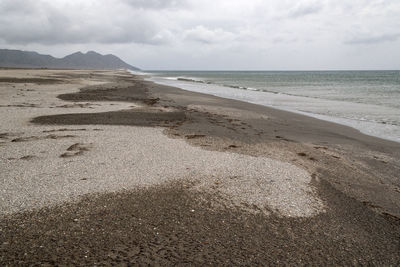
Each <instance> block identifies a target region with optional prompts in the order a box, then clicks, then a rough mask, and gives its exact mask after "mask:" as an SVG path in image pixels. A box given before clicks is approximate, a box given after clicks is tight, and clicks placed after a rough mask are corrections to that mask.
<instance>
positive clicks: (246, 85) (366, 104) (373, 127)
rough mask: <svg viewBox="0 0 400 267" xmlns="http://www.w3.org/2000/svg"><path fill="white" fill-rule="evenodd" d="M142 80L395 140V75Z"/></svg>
mask: <svg viewBox="0 0 400 267" xmlns="http://www.w3.org/2000/svg"><path fill="white" fill-rule="evenodd" d="M147 75H148V76H147V77H148V78H147V79H148V80H151V81H154V82H156V83H160V84H165V85H171V86H175V87H179V88H182V89H185V90H189V91H195V92H201V93H206V94H212V95H216V96H220V97H225V98H231V99H237V100H242V101H246V102H251V103H255V104H260V105H265V106H269V107H273V108H278V109H282V110H288V111H292V112H297V113H301V114H304V115H308V116H312V117H316V118H319V119H323V120H328V121H332V122H336V123H340V124H344V125H347V126H351V127H353V128H356V129H358V130H360V131H361V132H363V133H365V134H369V135H373V136H377V137H381V138H385V139H389V140H393V141H397V142H400V71H167V72H165V71H164V72H160V71H151V72H147Z"/></svg>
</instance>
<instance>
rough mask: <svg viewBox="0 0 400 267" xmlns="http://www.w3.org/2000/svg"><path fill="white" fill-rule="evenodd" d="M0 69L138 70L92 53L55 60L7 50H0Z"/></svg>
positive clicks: (33, 53)
mask: <svg viewBox="0 0 400 267" xmlns="http://www.w3.org/2000/svg"><path fill="white" fill-rule="evenodd" d="M0 67H12V68H56V69H130V70H139V69H138V68H136V67H134V66H131V65H129V64H127V63H125V62H124V61H123V60H121V59H120V58H118V57H116V56H114V55H101V54H99V53H96V52H94V51H89V52H87V53H86V54H84V53H82V52H76V53H73V54H71V55H68V56H66V57H63V58H55V57H53V56H50V55H42V54H39V53H36V52H29V51H21V50H9V49H0Z"/></svg>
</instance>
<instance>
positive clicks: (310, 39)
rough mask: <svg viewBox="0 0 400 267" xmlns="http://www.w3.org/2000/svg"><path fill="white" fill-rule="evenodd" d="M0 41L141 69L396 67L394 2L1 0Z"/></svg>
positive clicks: (398, 46)
mask: <svg viewBox="0 0 400 267" xmlns="http://www.w3.org/2000/svg"><path fill="white" fill-rule="evenodd" d="M0 48H14V49H23V50H30V51H38V52H40V53H46V54H51V55H54V56H57V57H63V56H65V55H67V54H69V53H72V52H76V51H79V50H80V51H83V52H86V51H88V50H95V51H98V52H100V53H112V54H115V55H117V56H119V57H121V58H122V59H124V60H125V61H127V62H128V63H130V64H132V65H135V66H138V67H140V68H142V69H178V70H190V69H191V70H317V69H325V70H326V69H400V1H399V0H326V1H324V0H319V1H318V0H81V1H79V0H0Z"/></svg>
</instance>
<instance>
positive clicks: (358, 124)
mask: <svg viewBox="0 0 400 267" xmlns="http://www.w3.org/2000/svg"><path fill="white" fill-rule="evenodd" d="M135 75H139V76H140V75H141V74H135ZM143 76H148V77H147V78H146V77H145V78H146V80H148V81H152V82H155V83H159V84H161V85H166V86H176V87H178V88H180V89H182V90H187V91H191V92H199V93H205V94H210V95H213V96H219V97H222V98H227V99H232V100H238V101H244V102H247V103H252V104H258V105H262V106H266V107H270V108H274V109H278V110H282V111H288V112H292V113H297V114H301V115H305V116H308V117H312V118H316V119H319V120H325V121H329V122H333V123H336V124H340V125H344V126H348V127H351V128H354V129H356V130H358V131H360V132H361V133H363V134H365V135H369V136H374V137H377V138H381V139H385V140H389V141H394V142H397V143H400V136H391V135H388V134H385V133H384V132H380V133H378V132H376V131H377V129H378V128H381V127H388V126H389V127H392V128H393V127H399V126H396V125H392V124H386V123H380V122H374V121H363V120H356V119H351V118H345V117H334V116H329V115H324V114H318V113H313V112H311V111H307V112H306V111H301V110H297V109H295V108H289V107H286V108H281V107H278V106H274V105H272V104H271V103H269V104H268V103H262V101H260V100H257V101H256V100H246V99H244V96H238V95H235V94H234V93H233V91H232V94H228V93H227V92H219V93H216V92H214V93H213V92H211V91H208V92H203V91H207V90H206V89H194V87H193V85H194V84H195V85H197V86H205V87H207V86H208V85H209V84H207V83H203V82H201V83H200V84H199V83H198V82H195V83H190V82H187V81H185V80H184V79H183V80H179V79H178V80H177V81H181V83H182V84H180V85H179V84H177V85H172V84H170V81H169V80H168V79H166V80H165V81H162V80H157V78H159V77H157V76H151V73H149V74H143ZM159 79H164V77H161V78H159ZM188 80H190V79H188ZM186 83H187V84H186ZM213 86H215V87H216V88H225V89H227V90H238V89H232V88H231V86H224V85H218V84H213ZM241 90H242V89H241ZM245 91H247V92H248V93H252V94H254V93H255V94H257V93H261V94H269V95H270V96H271V97H275V96H276V95H281V94H276V93H274V92H269V91H260V90H250V89H248V90H245ZM254 91H256V92H254ZM283 95H284V96H285V97H289V98H295V99H318V100H319V101H325V102H329V103H335V102H336V101H338V100H328V99H319V98H313V97H311V98H309V97H306V96H297V95H290V94H289V95H288V94H283ZM264 102H265V101H264ZM343 104H345V105H347V106H348V105H349V104H350V103H347V102H343ZM353 104H354V105H363V106H364V105H371V107H372V106H373V105H372V104H365V103H353ZM376 107H379V106H376ZM366 125H370V126H369V127H366ZM371 127H372V128H371ZM389 131H390V129H389ZM374 132H375V133H374Z"/></svg>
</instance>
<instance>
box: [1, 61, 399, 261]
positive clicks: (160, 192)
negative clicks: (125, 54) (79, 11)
mask: <svg viewBox="0 0 400 267" xmlns="http://www.w3.org/2000/svg"><path fill="white" fill-rule="evenodd" d="M0 94H1V98H0V110H1V116H0V127H1V128H0V149H1V153H0V159H1V161H0V170H1V174H0V181H1V188H2V189H1V190H0V199H1V203H0V255H1V256H0V263H1V265H20V264H23V265H31V264H50V265H51V264H72V265H75V264H79V265H104V264H110V263H120V264H151V265H155V264H160V265H172V264H174V265H177V264H180V265H189V264H194V265H255V264H259V265H288V264H291V265H303V264H307V265H308V264H310V265H325V264H330V265H333V264H335V265H338V264H340V265H350V264H351V265H353V264H374V265H396V264H399V263H400V253H399V251H400V178H399V171H400V143H397V142H393V141H389V140H383V139H379V138H376V137H372V136H368V135H365V134H362V133H360V132H359V131H358V130H356V129H353V128H350V127H347V126H343V125H339V124H335V123H332V122H328V121H322V120H318V119H315V118H311V117H307V116H304V115H301V114H296V113H291V112H287V111H283V110H278V109H273V108H269V107H265V106H261V105H256V104H251V103H246V102H242V101H237V100H232V99H225V98H221V97H217V96H212V95H207V94H202V93H198V92H190V91H185V90H182V89H179V88H175V87H170V86H166V85H160V84H156V83H153V82H151V81H146V80H144V79H143V78H142V77H141V76H137V75H132V74H130V73H128V72H126V71H123V70H120V71H111V70H110V71H99V70H97V71H94V70H93V71H90V70H33V69H1V70H0Z"/></svg>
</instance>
